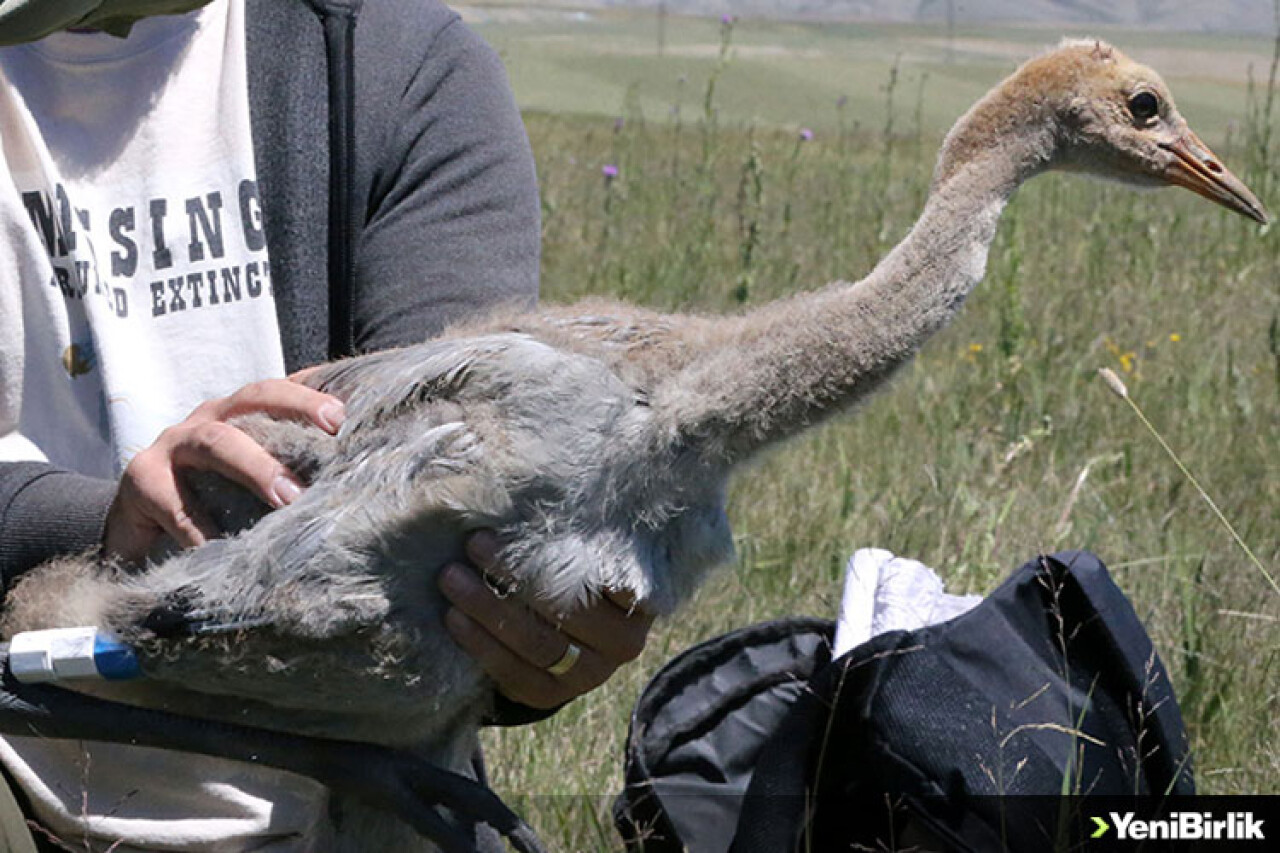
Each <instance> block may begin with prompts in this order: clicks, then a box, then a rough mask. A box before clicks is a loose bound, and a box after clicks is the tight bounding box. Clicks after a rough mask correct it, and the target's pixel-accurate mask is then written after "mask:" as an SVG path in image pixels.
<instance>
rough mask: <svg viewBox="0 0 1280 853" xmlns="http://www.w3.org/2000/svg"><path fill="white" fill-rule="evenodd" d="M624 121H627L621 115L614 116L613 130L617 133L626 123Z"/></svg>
mask: <svg viewBox="0 0 1280 853" xmlns="http://www.w3.org/2000/svg"><path fill="white" fill-rule="evenodd" d="M626 123H627V122H626V120H625V119H623V118H622V116H618V117H617V118H615V119H614V120H613V132H614V133H617V132H618V131H620V130H622V128H623V127H624V126H625V125H626Z"/></svg>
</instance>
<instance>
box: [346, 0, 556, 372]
mask: <svg viewBox="0 0 1280 853" xmlns="http://www.w3.org/2000/svg"><path fill="white" fill-rule="evenodd" d="M373 8H374V7H371V6H366V9H365V12H366V15H368V13H369V12H370V11H372V9H373ZM450 15H451V21H450V22H449V23H446V24H445V25H444V26H442V27H441V28H440V29H439V30H438V31H437V32H436V33H435V34H434V37H433V38H432V39H431V40H430V41H429V42H427V43H425V44H421V43H419V44H416V45H415V44H404V43H401V41H402V40H403V39H405V38H408V37H409V36H408V35H407V32H408V29H411V28H404V27H403V26H401V27H394V26H393V27H387V23H388V19H387V18H385V17H375V16H372V15H368V19H362V20H361V21H360V24H359V27H358V28H357V70H358V71H364V72H365V74H366V77H365V78H363V79H364V80H365V84H364V85H361V79H362V78H360V77H357V104H361V103H364V104H365V105H366V106H367V108H368V109H367V111H361V112H360V113H358V118H357V121H360V119H361V118H363V119H364V120H365V121H367V122H369V124H368V125H367V126H366V127H364V128H362V130H361V133H360V136H361V137H362V138H364V139H370V140H381V141H382V142H383V144H381V145H371V146H366V147H365V151H364V153H363V154H362V153H361V152H360V151H359V150H357V158H358V172H360V173H362V174H361V177H362V178H365V179H366V180H358V181H357V183H358V185H362V186H367V187H368V210H369V214H368V219H367V223H366V226H365V229H364V232H363V233H362V234H361V235H360V238H359V242H358V243H357V246H356V345H357V347H358V349H360V350H361V351H372V350H378V349H384V348H386V347H389V346H400V345H404V344H410V343H417V342H419V341H421V340H424V339H425V338H428V337H431V336H433V335H435V334H438V333H439V332H440V331H441V330H443V329H444V328H445V327H446V326H448V325H450V324H452V323H455V322H457V321H459V320H463V319H468V318H473V317H475V316H477V315H480V314H483V313H484V312H488V311H492V310H494V309H495V308H497V307H498V306H505V305H511V304H514V305H519V306H521V307H526V308H527V307H532V305H533V304H534V303H535V301H536V299H537V289H538V265H539V247H540V243H541V233H540V222H539V200H538V188H537V180H536V177H535V174H534V166H533V155H532V153H531V151H530V149H529V142H528V137H527V136H526V134H525V130H524V124H523V122H522V121H521V118H520V113H519V110H518V109H517V108H516V104H515V101H514V98H513V96H512V94H511V90H510V87H509V86H508V83H507V79H506V72H505V70H504V68H503V67H502V63H501V62H500V61H499V59H498V57H497V55H496V54H495V53H494V51H493V50H492V49H491V48H490V47H489V46H488V45H487V44H485V43H484V42H483V41H482V40H481V39H480V38H479V36H477V35H475V34H474V33H473V32H472V31H471V30H470V29H468V28H467V27H466V26H465V25H463V24H462V23H461V21H459V20H457V19H456V18H455V17H452V13H450ZM362 46H365V47H366V48H369V49H375V46H376V49H378V50H382V51H387V50H391V51H401V52H403V53H406V54H412V53H413V52H415V51H416V52H417V53H418V54H421V55H423V57H424V58H423V61H422V63H421V65H420V66H419V67H418V68H417V69H416V71H415V72H414V73H413V74H412V75H411V76H410V77H409V78H408V79H407V80H397V81H394V82H393V81H391V80H384V79H379V78H378V76H377V75H378V74H379V66H378V64H377V63H360V61H359V60H360V58H361V56H360V50H361V47H362ZM383 67H384V68H385V67H387V66H386V65H385V63H384V64H383ZM387 73H390V71H388V72H387ZM375 90H376V91H378V92H379V93H381V94H382V95H383V96H384V98H383V99H379V98H378V97H377V96H376V95H374V94H373V91H375ZM387 92H399V93H401V94H400V95H399V98H398V100H394V101H390V100H386V99H385V93H387ZM362 94H363V95H365V100H364V101H363V102H362V101H361V95H362ZM370 101H374V103H370ZM366 181H367V182H366Z"/></svg>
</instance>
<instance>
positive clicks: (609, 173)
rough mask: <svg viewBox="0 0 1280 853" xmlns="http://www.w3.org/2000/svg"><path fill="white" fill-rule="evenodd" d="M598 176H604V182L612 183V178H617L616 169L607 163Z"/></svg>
mask: <svg viewBox="0 0 1280 853" xmlns="http://www.w3.org/2000/svg"><path fill="white" fill-rule="evenodd" d="M600 174H602V175H604V179H605V180H606V181H612V180H613V179H614V178H616V177H618V167H617V166H615V165H613V164H612V163H609V164H607V165H605V167H604V168H603V169H601V170H600Z"/></svg>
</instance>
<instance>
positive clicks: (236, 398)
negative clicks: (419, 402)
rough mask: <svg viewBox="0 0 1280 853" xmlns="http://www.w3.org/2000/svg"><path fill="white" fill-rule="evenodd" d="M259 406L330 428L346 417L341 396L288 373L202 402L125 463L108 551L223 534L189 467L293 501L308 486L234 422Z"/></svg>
mask: <svg viewBox="0 0 1280 853" xmlns="http://www.w3.org/2000/svg"><path fill="white" fill-rule="evenodd" d="M251 412H262V413H265V414H268V415H271V416H273V417H276V418H288V419H293V420H303V421H310V422H311V423H314V424H315V425H316V426H318V427H320V428H321V429H323V430H325V431H326V432H329V433H336V432H337V431H338V427H340V426H341V425H342V421H343V418H344V409H343V404H342V401H341V400H339V399H338V398H337V397H334V396H331V395H329V394H324V393H322V392H320V391H316V390H315V389H313V388H308V387H306V386H305V385H300V384H298V383H297V382H293V381H290V380H288V379H267V380H265V381H262V382H255V383H253V384H251V385H246V386H245V387H243V388H241V389H240V390H239V391H236V392H235V393H234V394H232V395H231V396H229V397H222V398H219V399H217V400H209V401H208V402H205V403H202V404H200V406H198V407H197V408H196V410H195V411H194V412H192V413H191V414H190V415H188V416H187V419H186V420H184V421H183V422H182V423H180V424H177V425H175V426H171V427H169V428H168V429H166V430H165V431H164V432H163V433H161V434H160V437H159V438H158V439H156V442H155V444H152V445H151V446H150V447H148V448H147V449H146V450H143V451H142V452H141V453H139V454H138V455H137V456H135V457H133V459H132V460H131V461H130V462H129V465H128V467H126V468H125V471H124V476H123V477H122V478H121V479H120V487H119V489H118V490H117V492H116V496H115V500H114V501H112V503H111V508H110V509H109V510H108V512H107V522H106V530H105V532H104V534H103V541H102V544H103V548H104V549H105V550H106V552H107V553H108V554H112V555H115V556H118V557H120V558H121V559H123V560H126V561H128V562H137V561H140V560H141V559H142V558H143V557H145V556H146V555H147V553H148V551H150V550H151V547H152V545H154V544H155V541H156V539H157V538H158V537H159V536H160V534H161V533H167V534H169V536H171V537H173V539H174V541H175V542H177V543H178V544H179V545H180V546H182V547H184V548H189V547H193V546H195V545H200V544H202V543H204V542H205V541H206V540H207V539H209V538H212V537H213V536H216V535H217V529H216V528H215V527H214V526H213V524H212V523H210V521H209V520H208V518H207V517H206V516H205V515H204V513H203V512H202V511H201V509H200V507H199V506H197V505H196V502H195V500H194V499H193V498H192V497H191V495H190V494H189V492H188V490H187V488H186V486H185V485H184V483H183V477H182V472H183V471H214V472H216V473H218V474H221V475H222V476H224V477H226V478H227V479H228V480H232V481H233V482H236V483H239V484H240V485H242V486H244V487H245V488H246V489H248V490H249V491H250V492H252V493H253V494H255V495H257V496H258V497H259V498H261V499H262V500H263V501H265V502H266V503H267V504H268V505H270V506H272V507H274V508H279V507H282V506H285V505H286V504H289V503H292V502H293V501H294V500H295V499H296V498H297V497H298V495H300V494H301V493H302V485H301V484H300V483H299V482H298V480H297V478H296V477H294V475H293V474H292V472H290V471H289V470H288V469H287V468H285V466H284V465H282V464H280V463H279V462H277V461H276V460H275V459H274V458H273V457H272V456H271V455H270V454H269V453H267V451H265V450H263V449H262V447H261V446H260V445H259V444H258V443H257V442H256V441H254V440H253V439H251V438H250V437H249V436H247V435H245V434H244V433H243V432H241V431H240V430H238V429H236V428H235V427H233V426H231V425H230V424H228V423H227V420H228V419H229V418H233V417H235V416H236V415H246V414H249V413H251Z"/></svg>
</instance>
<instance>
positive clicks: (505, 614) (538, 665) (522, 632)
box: [439, 530, 653, 709]
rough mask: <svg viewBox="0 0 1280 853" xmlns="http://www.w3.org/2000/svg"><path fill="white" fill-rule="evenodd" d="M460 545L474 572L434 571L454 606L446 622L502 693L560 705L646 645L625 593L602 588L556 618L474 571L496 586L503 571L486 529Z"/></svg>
mask: <svg viewBox="0 0 1280 853" xmlns="http://www.w3.org/2000/svg"><path fill="white" fill-rule="evenodd" d="M466 549H467V557H468V559H470V560H471V562H472V563H473V564H474V565H475V566H476V567H478V569H479V571H477V570H476V569H473V568H471V567H469V566H465V565H462V564H458V563H455V564H452V565H448V566H445V568H444V570H443V571H441V573H440V581H439V583H440V589H441V591H442V592H443V593H444V595H445V597H446V598H447V599H448V600H449V602H450V603H451V604H452V605H453V606H452V607H451V608H450V609H449V610H448V612H447V613H446V614H445V620H444V621H445V626H446V627H447V628H448V630H449V633H450V634H451V635H452V636H453V639H454V641H455V642H457V644H458V645H459V646H460V647H461V648H462V649H463V651H465V652H467V653H468V654H470V655H471V656H472V657H473V658H474V659H475V660H476V662H477V663H479V664H480V667H481V668H482V669H483V670H484V671H485V672H486V673H487V674H488V675H489V677H490V678H492V679H493V680H494V681H495V682H496V683H497V685H498V689H499V690H501V691H502V692H503V694H505V695H506V696H507V698H509V699H513V700H515V701H516V702H519V703H521V704H522V705H527V706H529V707H531V708H541V709H547V708H555V707H558V706H560V705H563V704H564V703H565V702H568V701H569V700H570V699H575V698H577V697H578V696H581V695H582V694H584V693H587V692H588V691H590V690H594V689H595V688H596V687H599V686H600V685H601V684H604V682H606V681H607V680H608V679H609V676H611V675H613V673H614V670H616V669H617V668H618V667H620V666H622V664H624V663H627V662H628V661H631V660H634V659H635V658H636V657H638V656H639V655H640V652H641V651H643V650H644V643H645V639H646V637H647V636H648V634H649V627H650V626H651V625H652V624H653V617H652V616H651V615H649V614H648V613H646V612H644V611H643V610H641V609H640V608H638V607H636V606H634V604H633V602H631V601H630V599H629V597H627V596H625V595H623V594H621V593H611V592H606V593H605V595H604V597H602V598H601V599H600V600H598V601H596V602H595V603H593V604H590V605H588V606H586V607H583V608H581V609H579V610H576V611H575V612H573V613H571V614H569V615H567V616H565V617H564V618H563V619H561V620H558V621H557V620H555V619H553V618H552V617H551V616H549V615H547V614H542V613H539V612H537V611H536V610H534V609H532V608H531V607H529V606H527V605H525V604H523V603H522V602H520V601H518V600H516V599H515V598H514V597H511V596H508V597H503V596H502V595H500V594H499V593H498V592H497V591H496V590H495V589H493V587H492V586H491V585H490V584H489V583H486V582H485V579H484V578H483V577H482V576H481V574H480V572H483V573H484V574H486V575H488V576H489V577H490V578H493V579H494V580H495V582H497V583H501V582H502V580H503V576H504V571H503V569H502V567H501V566H500V565H499V563H498V559H497V552H498V545H497V540H496V538H495V537H494V535H493V534H492V533H491V532H489V531H484V530H482V531H478V532H476V533H474V534H472V535H471V537H470V538H469V539H468V540H467V543H466ZM571 648H576V649H577V650H578V651H577V655H576V657H575V655H574V654H573V652H571V651H570V649H571ZM556 664H560V667H559V671H558V674H557V672H554V671H552V670H555V669H556ZM570 664H571V665H570ZM566 666H567V669H566Z"/></svg>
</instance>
